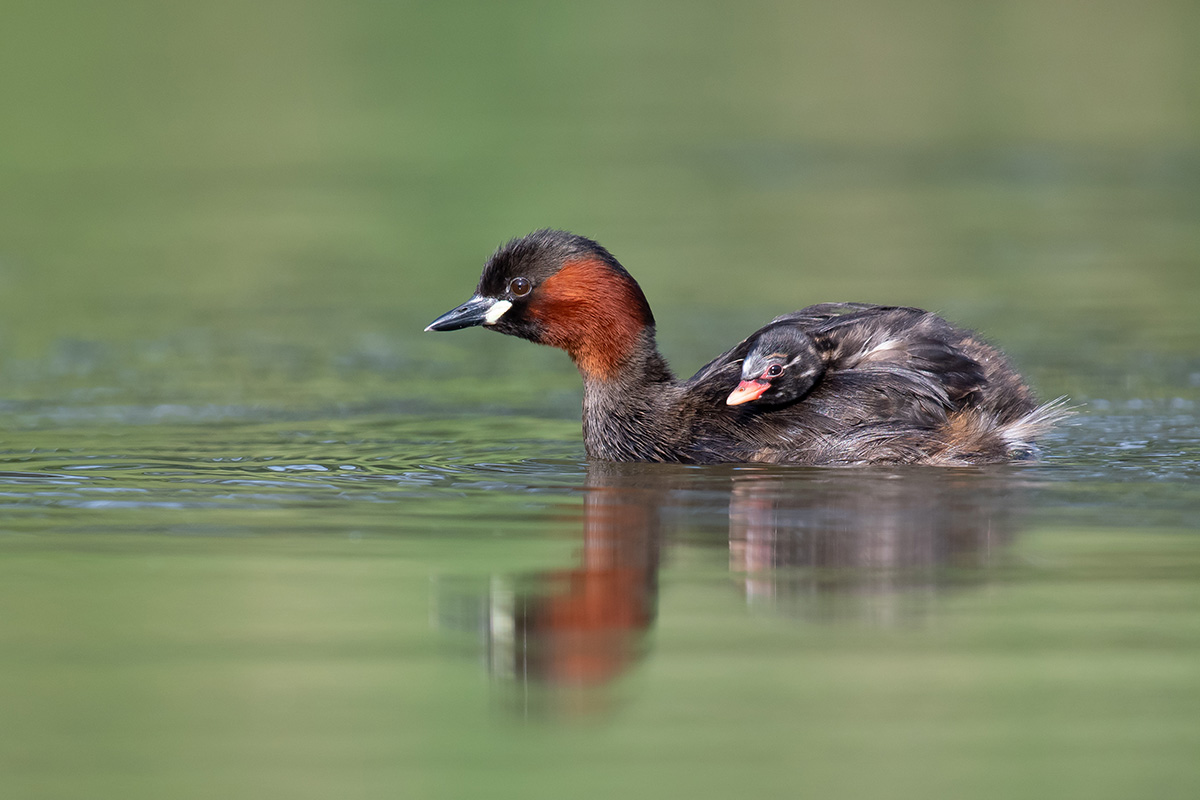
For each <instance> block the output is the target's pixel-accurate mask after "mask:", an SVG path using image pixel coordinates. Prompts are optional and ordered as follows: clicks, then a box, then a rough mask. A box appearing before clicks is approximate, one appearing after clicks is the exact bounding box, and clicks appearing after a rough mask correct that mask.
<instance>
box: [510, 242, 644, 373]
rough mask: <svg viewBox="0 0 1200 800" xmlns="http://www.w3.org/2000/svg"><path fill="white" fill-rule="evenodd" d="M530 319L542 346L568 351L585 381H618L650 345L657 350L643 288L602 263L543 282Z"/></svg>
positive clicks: (568, 266) (579, 261)
mask: <svg viewBox="0 0 1200 800" xmlns="http://www.w3.org/2000/svg"><path fill="white" fill-rule="evenodd" d="M618 269H619V268H618ZM529 316H530V317H532V318H533V319H534V320H536V321H537V322H538V323H539V328H540V330H541V340H542V342H543V343H544V344H548V345H551V346H553V347H559V348H562V349H563V350H566V351H567V353H568V354H569V355H570V356H571V359H572V360H573V361H574V362H575V364H576V365H577V366H578V367H579V371H580V372H581V373H582V374H583V377H584V379H585V380H587V379H599V380H614V379H615V378H616V377H617V376H619V375H620V373H621V372H622V370H623V369H626V368H628V367H629V366H631V365H632V362H636V360H637V357H638V356H639V355H640V354H642V352H641V351H643V350H645V349H646V347H647V345H649V348H650V349H651V350H653V349H654V345H653V342H654V315H653V314H652V313H651V311H650V305H649V303H647V302H646V297H645V295H644V294H642V290H641V287H639V286H638V285H637V283H636V282H635V281H634V280H633V278H632V277H630V276H629V274H628V273H627V272H625V271H624V270H619V271H618V270H617V269H614V268H613V267H612V266H611V265H610V264H608V263H606V262H605V261H604V260H602V259H600V258H589V257H582V258H576V259H573V260H571V261H568V262H566V263H565V264H563V265H562V267H561V268H560V269H559V270H558V271H557V272H556V273H555V274H554V275H552V276H551V277H549V278H547V279H546V280H545V282H543V284H542V286H541V287H540V292H539V297H538V300H537V302H536V303H535V304H532V305H531V306H530V307H529Z"/></svg>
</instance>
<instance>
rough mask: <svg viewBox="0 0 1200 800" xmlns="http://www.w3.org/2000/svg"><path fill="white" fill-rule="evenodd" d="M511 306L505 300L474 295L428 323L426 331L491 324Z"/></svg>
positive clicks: (453, 329) (455, 329) (454, 329)
mask: <svg viewBox="0 0 1200 800" xmlns="http://www.w3.org/2000/svg"><path fill="white" fill-rule="evenodd" d="M511 306H512V303H510V302H508V301H507V300H497V299H496V298H495V297H480V296H479V295H475V296H474V297H472V298H471V299H470V300H468V301H467V302H465V303H463V304H462V305H461V306H459V307H458V308H456V309H454V310H453V311H447V312H446V313H445V314H442V315H441V316H440V317H438V318H437V319H435V320H434V321H433V322H431V323H429V326H428V327H426V328H425V330H427V331H457V330H459V329H461V328H470V327H472V326H474V325H493V324H495V322H496V320H498V319H500V317H501V316H502V315H503V314H504V312H505V311H507V310H508V309H509V308H510V307H511Z"/></svg>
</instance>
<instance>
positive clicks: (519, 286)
mask: <svg viewBox="0 0 1200 800" xmlns="http://www.w3.org/2000/svg"><path fill="white" fill-rule="evenodd" d="M508 291H509V293H510V294H512V296H513V297H524V296H525V295H527V294H529V293H530V292H531V291H533V283H532V282H531V281H530V280H529V278H513V279H512V280H511V281H509V283H508Z"/></svg>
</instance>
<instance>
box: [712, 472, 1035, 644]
mask: <svg viewBox="0 0 1200 800" xmlns="http://www.w3.org/2000/svg"><path fill="white" fill-rule="evenodd" d="M1023 493H1024V490H1023V488H1022V487H1021V485H1020V483H1019V481H1017V480H1016V479H1015V476H1014V475H1012V474H1011V471H1010V474H1001V475H997V474H988V473H986V472H982V471H976V470H963V471H949V470H940V469H928V468H908V469H905V470H900V471H896V472H888V471H877V470H863V471H844V472H841V471H835V472H832V473H831V474H829V475H825V476H822V477H820V478H818V477H816V476H814V475H809V476H808V479H807V480H797V478H796V477H795V476H787V475H780V474H778V473H775V474H761V475H753V474H749V475H742V476H738V477H737V478H735V480H734V481H733V487H732V490H731V492H730V502H729V566H730V571H731V573H733V574H734V575H735V576H737V577H740V578H741V583H742V586H743V588H744V591H745V596H746V598H747V601H748V602H750V603H751V604H752V605H756V606H766V607H768V608H770V609H772V610H773V611H776V612H778V613H783V614H789V615H796V616H801V617H807V618H814V619H826V620H828V619H840V618H859V619H864V620H867V621H872V622H875V623H879V624H896V623H900V622H904V621H908V620H911V619H913V618H914V617H916V616H918V615H920V614H922V613H925V612H926V611H927V610H928V608H929V605H930V601H931V600H932V598H933V597H934V596H935V595H936V594H937V593H938V592H939V591H941V590H944V589H946V588H949V587H953V586H963V585H970V584H972V583H977V582H979V581H982V580H984V579H985V578H986V574H987V573H986V571H985V570H984V569H982V568H983V567H986V566H988V565H989V564H991V563H992V562H993V560H994V558H995V554H996V552H997V550H998V548H1000V547H1002V546H1003V545H1005V544H1007V543H1008V542H1010V541H1011V540H1012V538H1013V536H1014V535H1015V534H1016V530H1017V525H1018V522H1019V519H1020V512H1021V509H1022V508H1023V507H1024V503H1023V501H1022V500H1021V497H1022V496H1023Z"/></svg>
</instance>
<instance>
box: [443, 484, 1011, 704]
mask: <svg viewBox="0 0 1200 800" xmlns="http://www.w3.org/2000/svg"><path fill="white" fill-rule="evenodd" d="M583 489H584V502H583V536H582V544H581V548H580V554H579V562H578V564H577V565H576V566H575V567H573V568H571V569H563V570H554V571H548V572H543V573H538V574H535V575H527V576H519V577H515V578H494V579H493V580H492V582H491V584H490V587H489V589H488V591H487V598H486V600H485V601H484V602H483V604H482V605H483V607H482V608H480V609H479V610H480V611H481V612H482V617H483V620H482V621H481V622H478V623H477V625H476V626H475V627H476V628H477V629H478V630H481V631H482V632H483V634H484V638H485V641H486V643H487V654H488V656H487V661H488V665H489V669H490V671H491V672H492V674H493V675H494V676H496V677H497V678H502V679H507V680H508V681H511V682H513V683H514V685H515V686H517V687H518V688H519V689H521V690H523V691H522V692H519V694H520V696H521V697H523V698H524V699H525V700H526V701H528V698H529V696H530V693H531V692H532V691H533V690H534V689H536V688H538V687H542V688H546V689H548V690H549V693H542V696H543V697H547V698H550V701H551V704H552V705H554V706H555V707H556V708H557V709H558V710H562V709H563V708H564V707H569V708H571V709H573V710H576V711H583V710H592V709H593V706H594V704H595V702H596V701H595V699H594V693H593V694H589V690H593V689H595V688H596V687H600V686H603V685H605V684H607V683H609V682H610V681H612V680H613V679H614V678H616V677H618V676H620V675H621V674H623V673H625V672H626V671H628V670H629V669H630V668H631V667H632V666H634V665H635V664H636V663H637V662H638V661H639V660H640V659H641V658H642V657H643V655H644V653H645V650H646V634H647V632H648V631H649V630H650V628H651V626H652V624H653V622H654V619H655V612H656V604H657V596H658V570H659V565H660V558H659V551H660V546H661V544H662V542H663V540H664V538H666V539H668V540H670V541H672V542H674V545H673V546H674V547H680V548H683V547H696V546H700V547H711V546H721V547H727V548H728V552H729V565H730V573H731V575H732V577H733V578H734V585H735V586H737V587H738V588H739V590H740V591H741V592H743V593H744V596H745V598H746V600H747V602H748V603H749V604H750V605H751V606H753V607H755V608H765V609H768V610H769V611H770V612H771V613H777V614H782V615H785V616H795V617H800V618H802V619H808V620H815V621H822V622H829V621H839V620H847V619H855V620H865V621H867V622H869V623H872V624H884V625H891V624H898V623H902V622H906V621H910V620H913V619H919V618H920V615H922V614H926V613H928V610H929V608H930V607H931V598H933V597H935V596H936V595H937V594H938V593H939V592H941V591H943V590H945V589H946V588H948V587H957V586H970V585H972V584H978V583H980V582H982V581H983V580H985V579H986V570H985V569H984V568H985V567H987V566H988V565H989V564H991V563H992V562H993V560H994V554H995V553H996V551H997V549H998V548H1002V547H1003V546H1004V545H1005V544H1006V543H1008V542H1009V541H1011V539H1012V538H1013V536H1014V535H1015V534H1016V531H1017V524H1018V519H1019V517H1020V511H1021V508H1022V507H1023V505H1024V503H1023V500H1022V497H1023V495H1024V492H1025V489H1024V488H1023V486H1022V484H1021V481H1020V480H1019V469H1018V468H1000V469H998V470H993V471H987V470H979V469H963V470H948V469H939V468H905V469H897V470H894V471H889V470H880V469H869V470H858V469H845V470H830V469H797V468H791V469H789V468H778V467H763V468H723V469H719V468H704V469H694V468H679V467H674V466H670V465H635V464H594V465H592V466H591V467H590V468H589V472H588V476H587V480H586V482H585V484H584V487H583ZM668 522H669V523H671V524H669V525H668V524H666V523H668ZM666 528H669V530H666ZM714 529H716V530H717V531H719V533H717V534H716V535H713V531H714ZM442 600H443V602H444V600H445V598H442ZM563 689H569V690H579V691H576V692H574V693H572V692H565V693H564V692H563V691H562V690H563ZM566 697H571V698H572V699H571V700H570V701H567V700H565V699H564V698H566ZM589 698H591V699H589ZM600 702H601V704H603V701H600Z"/></svg>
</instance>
